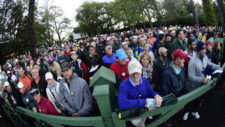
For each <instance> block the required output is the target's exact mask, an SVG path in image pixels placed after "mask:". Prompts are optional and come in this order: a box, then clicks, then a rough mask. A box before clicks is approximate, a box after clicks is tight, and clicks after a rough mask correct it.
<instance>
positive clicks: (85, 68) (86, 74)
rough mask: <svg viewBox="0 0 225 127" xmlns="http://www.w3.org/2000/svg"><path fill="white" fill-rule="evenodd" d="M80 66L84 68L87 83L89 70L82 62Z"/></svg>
mask: <svg viewBox="0 0 225 127" xmlns="http://www.w3.org/2000/svg"><path fill="white" fill-rule="evenodd" d="M80 66H81V68H82V69H83V71H84V79H85V80H86V81H88V69H87V66H86V64H85V63H84V62H83V61H82V62H81V65H80Z"/></svg>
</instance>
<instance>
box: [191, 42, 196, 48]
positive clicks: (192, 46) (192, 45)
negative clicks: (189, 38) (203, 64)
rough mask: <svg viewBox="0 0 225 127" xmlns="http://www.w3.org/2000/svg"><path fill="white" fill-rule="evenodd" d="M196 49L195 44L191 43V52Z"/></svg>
mask: <svg viewBox="0 0 225 127" xmlns="http://www.w3.org/2000/svg"><path fill="white" fill-rule="evenodd" d="M195 49H196V44H195V42H192V44H191V50H195Z"/></svg>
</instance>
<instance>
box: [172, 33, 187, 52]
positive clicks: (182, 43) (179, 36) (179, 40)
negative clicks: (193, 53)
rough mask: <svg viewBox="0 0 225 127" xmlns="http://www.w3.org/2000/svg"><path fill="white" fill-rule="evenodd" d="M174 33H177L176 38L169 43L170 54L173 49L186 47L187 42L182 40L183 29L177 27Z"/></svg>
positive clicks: (183, 36) (183, 35)
mask: <svg viewBox="0 0 225 127" xmlns="http://www.w3.org/2000/svg"><path fill="white" fill-rule="evenodd" d="M176 35H177V39H175V40H174V42H173V44H172V45H171V51H170V55H172V53H173V51H175V50H176V49H181V50H183V51H185V50H186V49H187V47H188V46H187V42H186V41H185V40H184V38H185V34H184V31H183V30H181V29H179V30H177V33H176Z"/></svg>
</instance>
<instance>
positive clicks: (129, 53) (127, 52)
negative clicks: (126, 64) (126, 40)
mask: <svg viewBox="0 0 225 127" xmlns="http://www.w3.org/2000/svg"><path fill="white" fill-rule="evenodd" d="M126 54H127V56H128V57H129V58H130V57H131V51H130V50H126Z"/></svg>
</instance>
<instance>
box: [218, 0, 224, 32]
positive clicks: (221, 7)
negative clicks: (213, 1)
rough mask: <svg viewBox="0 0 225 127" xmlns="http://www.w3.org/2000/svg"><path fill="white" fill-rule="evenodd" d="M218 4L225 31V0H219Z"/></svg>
mask: <svg viewBox="0 0 225 127" xmlns="http://www.w3.org/2000/svg"><path fill="white" fill-rule="evenodd" d="M217 3H218V6H219V8H220V15H221V21H222V26H223V32H225V7H224V0H217Z"/></svg>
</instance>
